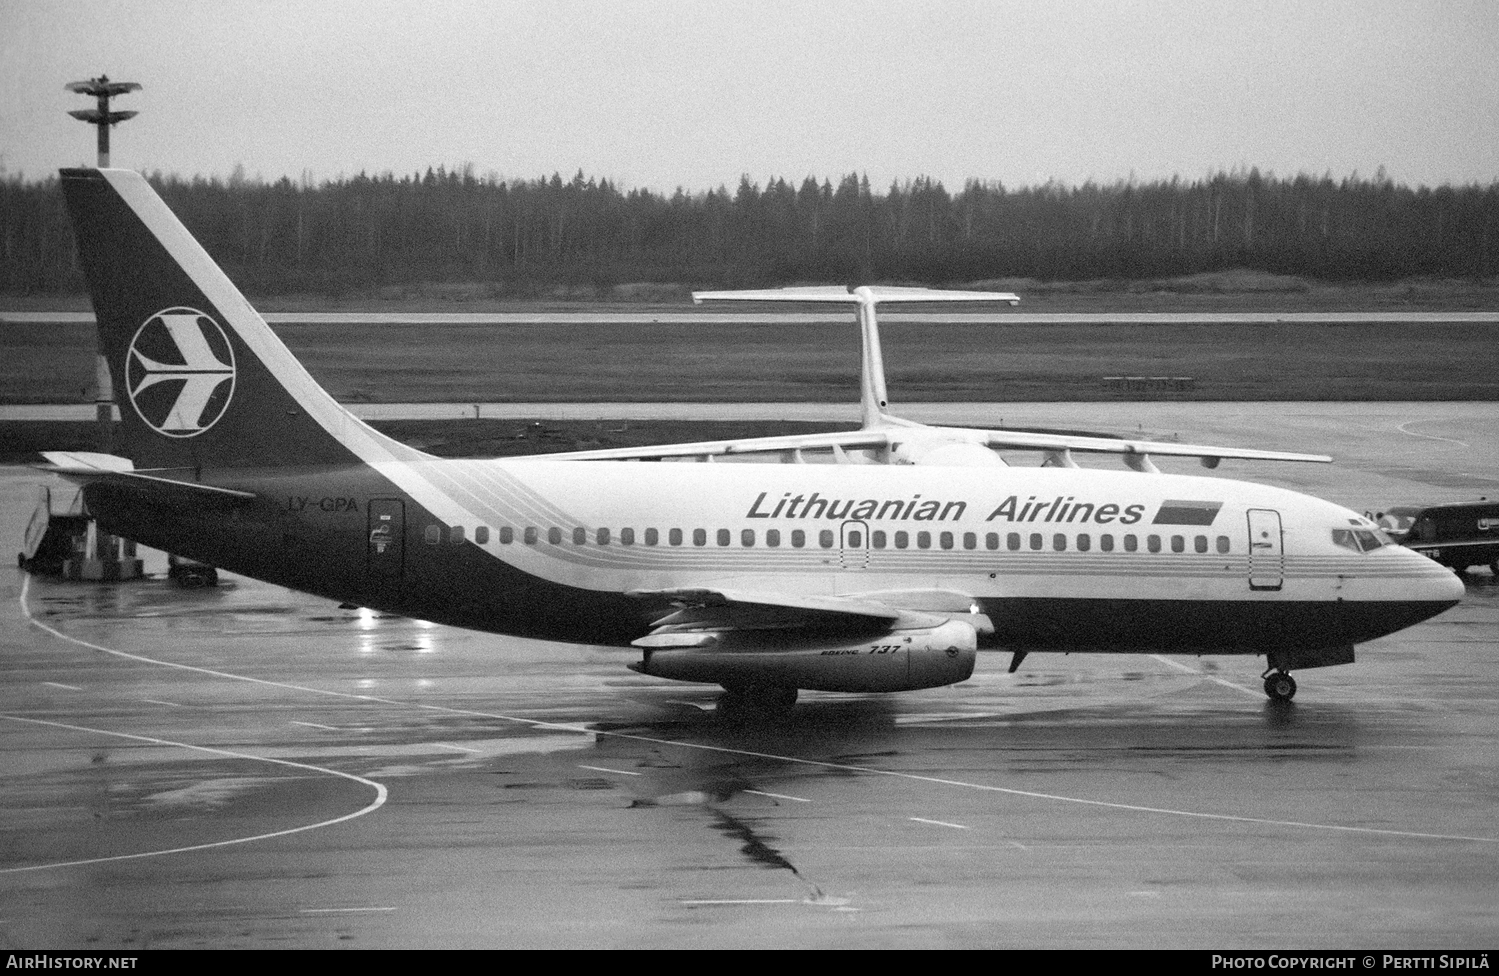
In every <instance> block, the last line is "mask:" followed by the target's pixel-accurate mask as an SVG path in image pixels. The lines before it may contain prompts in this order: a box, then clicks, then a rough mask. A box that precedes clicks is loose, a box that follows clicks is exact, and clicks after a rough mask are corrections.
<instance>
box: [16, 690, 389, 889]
mask: <svg viewBox="0 0 1499 976" xmlns="http://www.w3.org/2000/svg"><path fill="white" fill-rule="evenodd" d="M0 719H6V720H8V721H11V722H25V723H27V724H28V725H46V726H50V727H52V728H54V729H67V730H69V731H72V732H87V733H89V734H90V735H108V736H114V737H115V738H118V739H129V740H131V741H133V742H145V743H148V744H150V745H155V746H170V747H172V748H174V749H191V750H193V751H195V752H206V753H208V754H210V755H214V756H228V757H229V758H231V759H249V760H252V761H254V762H265V763H274V764H275V765H277V766H289V767H291V768H292V769H306V770H311V771H312V772H315V773H327V774H328V775H330V776H340V777H342V778H344V779H350V780H353V781H354V782H356V783H362V784H364V785H365V786H368V787H370V788H371V789H373V790H374V791H375V799H374V800H373V801H372V802H370V803H369V804H367V805H365V806H364V807H363V808H361V809H359V810H355V811H354V812H353V813H346V814H344V815H343V816H341V817H334V818H333V819H331V820H320V821H318V822H317V823H312V824H303V825H302V826H300V827H290V828H288V829H286V830H275V831H271V832H270V833H266V834H255V835H253V836H250V837H234V838H231V839H230V840H216V841H211V842H209V843H207V844H191V845H189V846H187V847H172V848H168V849H166V850H159V851H140V852H138V853H136V854H116V855H114V856H112V857H89V858H83V859H81V860H77V861H54V862H52V863H50V864H31V865H28V866H26V867H19V868H0V874H19V873H20V872H22V871H42V870H45V869H47V868H71V867H78V866H79V865H83V864H106V863H109V862H111V861H133V860H137V859H139V858H143V857H162V856H164V855H167V854H185V853H187V852H188V851H206V850H210V849H212V848H215V847H229V846H231V845H233V844H248V843H251V842H252V841H258V840H270V839H271V838H273V837H286V836H288V835H290V834H300V833H302V832H304V831H308V830H317V829H318V828H319V827H331V826H333V825H334V824H339V823H343V822H344V821H345V820H353V819H354V818H355V817H362V816H364V815H365V814H366V813H374V812H375V811H376V810H378V809H380V807H382V806H384V805H385V797H386V790H385V786H384V785H383V784H381V783H377V782H375V781H374V780H372V779H365V778H364V777H363V776H356V775H354V774H353V773H345V772H342V771H340V770H337V769H328V768H327V767H325V766H314V765H312V764H311V763H300V762H293V761H292V760H290V759H272V758H270V757H268V756H256V755H252V754H250V753H248V752H234V751H232V750H229V749H214V748H212V747H210V746H195V745H191V744H189V743H186V742H173V741H172V740H170V739H158V738H156V737H154V736H149V735H134V734H132V733H129V732H115V731H112V730H110V729H93V728H88V727H86V726H82V725H70V724H68V723H67V722H50V721H46V720H44V719H39V718H22V717H21V716H19V715H4V714H0Z"/></svg>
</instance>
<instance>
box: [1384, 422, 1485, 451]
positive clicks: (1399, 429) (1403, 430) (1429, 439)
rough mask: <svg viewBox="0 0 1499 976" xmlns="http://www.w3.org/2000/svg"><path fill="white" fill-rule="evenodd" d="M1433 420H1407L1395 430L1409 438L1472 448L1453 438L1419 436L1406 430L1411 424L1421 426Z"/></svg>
mask: <svg viewBox="0 0 1499 976" xmlns="http://www.w3.org/2000/svg"><path fill="white" fill-rule="evenodd" d="M1431 419H1434V418H1429V417H1428V418H1422V419H1420V420H1407V421H1406V422H1405V423H1403V424H1397V425H1396V427H1395V429H1396V430H1398V431H1400V433H1402V434H1405V435H1406V436H1408V437H1421V438H1424V439H1426V440H1428V441H1446V442H1447V443H1448V444H1456V445H1457V446H1458V447H1469V446H1471V445H1469V444H1468V442H1467V441H1459V440H1454V439H1452V438H1451V437H1438V436H1437V435H1435V434H1418V433H1416V432H1415V431H1413V430H1406V429H1405V428H1407V427H1409V426H1410V425H1411V424H1421V423H1425V422H1426V421H1427V420H1431Z"/></svg>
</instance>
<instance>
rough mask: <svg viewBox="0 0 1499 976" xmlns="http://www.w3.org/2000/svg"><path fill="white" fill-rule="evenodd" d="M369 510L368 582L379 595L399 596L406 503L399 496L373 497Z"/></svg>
mask: <svg viewBox="0 0 1499 976" xmlns="http://www.w3.org/2000/svg"><path fill="white" fill-rule="evenodd" d="M368 511H369V523H368V530H369V536H368V543H367V545H366V548H365V556H364V558H365V562H364V566H365V580H366V583H367V584H368V586H369V590H370V592H371V593H372V594H374V595H375V596H377V597H387V598H396V597H399V596H400V593H401V574H402V572H403V570H404V568H405V555H406V554H405V541H406V504H405V502H403V501H401V500H400V499H399V498H371V499H370V503H369V509H368Z"/></svg>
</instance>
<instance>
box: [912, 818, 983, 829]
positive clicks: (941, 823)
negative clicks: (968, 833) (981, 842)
mask: <svg viewBox="0 0 1499 976" xmlns="http://www.w3.org/2000/svg"><path fill="white" fill-rule="evenodd" d="M906 819H907V820H914V821H916V822H917V823H924V824H931V825H932V826H933V827H952V828H953V829H954V830H972V829H973V828H972V827H969V826H967V825H966V824H955V823H948V822H947V821H946V820H928V819H927V818H925V817H907V818H906Z"/></svg>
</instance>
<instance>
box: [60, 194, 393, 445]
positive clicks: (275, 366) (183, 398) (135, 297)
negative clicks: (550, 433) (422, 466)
mask: <svg viewBox="0 0 1499 976" xmlns="http://www.w3.org/2000/svg"><path fill="white" fill-rule="evenodd" d="M61 176H62V189H63V195H64V197H65V198H66V200H67V205H68V212H69V215H70V216H71V218H72V221H73V230H74V234H75V236H76V238H77V243H78V256H79V260H80V263H81V265H82V267H83V273H84V277H85V278H86V279H87V281H88V287H89V294H90V296H91V298H92V299H93V304H94V315H95V319H96V321H97V323H98V330H99V350H100V353H101V354H102V355H103V356H104V358H105V361H106V362H107V363H108V366H109V371H110V379H111V382H112V383H113V386H114V391H115V399H116V402H117V403H118V404H119V408H120V418H121V432H120V440H121V447H120V452H121V453H123V454H124V455H126V456H128V457H129V458H130V459H131V460H132V461H134V462H135V466H136V469H137V470H139V469H143V468H175V467H184V468H204V467H208V468H218V467H281V466H291V465H323V464H330V465H331V464H349V463H356V462H358V461H365V462H375V461H381V460H390V459H393V458H408V457H411V456H414V455H416V454H417V452H415V451H413V450H412V449H410V448H407V447H405V446H404V445H402V444H400V443H399V442H398V441H394V440H391V439H390V438H388V437H386V436H384V435H383V434H381V433H379V432H378V431H376V430H374V429H372V428H370V427H369V426H367V425H366V424H364V423H363V422H362V421H360V420H358V419H357V418H355V417H354V416H353V415H352V414H350V413H349V412H348V411H347V410H345V409H344V408H343V407H342V406H341V405H340V404H339V403H338V402H337V401H336V400H334V399H333V398H332V397H331V396H330V395H329V394H328V393H327V392H326V391H325V390H323V388H322V387H320V386H319V385H318V384H317V381H316V380H314V379H313V378H312V376H311V374H309V373H308V372H307V370H306V369H304V368H303V366H302V364H301V363H299V362H298V361H297V360H296V357H294V356H293V355H292V353H291V351H290V350H289V349H287V348H286V346H285V344H283V343H282V342H281V340H280V339H279V338H278V337H277V336H276V334H275V333H274V332H272V331H271V329H270V327H269V326H268V325H266V323H265V320H264V319H262V318H261V317H260V315H259V313H257V312H256V311H255V309H254V308H252V307H251V306H250V303H249V302H248V301H247V300H246V299H245V297H244V296H243V295H242V294H240V291H239V289H238V288H236V287H235V286H234V284H233V283H232V282H230V280H229V278H228V277H227V276H226V275H225V274H224V272H223V271H222V270H220V269H219V266H218V265H217V264H215V263H214V261H213V259H212V258H211V257H209V256H208V252H207V251H205V250H203V248H202V246H200V245H199V244H198V242H197V241H196V240H194V239H193V236H192V234H190V233H189V232H188V230H187V228H186V227H184V226H183V225H182V223H181V222H180V221H179V220H178V219H177V217H176V215H175V214H173V213H172V211H171V210H170V209H169V208H168V207H167V205H166V203H165V202H164V201H163V200H162V199H161V197H159V196H158V195H157V194H156V192H155V191H154V190H153V189H152V188H151V186H150V184H148V183H147V182H146V180H145V179H144V178H143V177H142V176H141V175H140V174H139V173H136V172H134V171H131V170H121V169H65V170H62V171H61Z"/></svg>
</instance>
